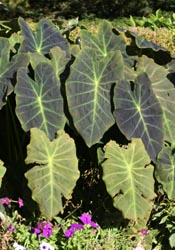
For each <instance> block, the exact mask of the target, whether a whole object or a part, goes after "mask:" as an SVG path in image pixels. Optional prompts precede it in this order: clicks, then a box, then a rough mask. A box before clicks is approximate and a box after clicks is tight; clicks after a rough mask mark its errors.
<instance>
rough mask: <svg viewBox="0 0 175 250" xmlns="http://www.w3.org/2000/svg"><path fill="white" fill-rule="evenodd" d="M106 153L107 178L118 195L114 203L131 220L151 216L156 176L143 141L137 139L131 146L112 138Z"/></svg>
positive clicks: (114, 192) (113, 191) (107, 184)
mask: <svg viewBox="0 0 175 250" xmlns="http://www.w3.org/2000/svg"><path fill="white" fill-rule="evenodd" d="M104 157H105V158H106V159H107V160H106V161H105V162H104V163H103V164H102V167H103V173H104V177H103V180H104V182H105V183H106V187H107V191H108V192H109V194H110V195H111V196H112V197H114V206H115V207H117V208H118V209H120V210H122V211H123V214H124V217H125V218H128V219H130V220H134V221H137V220H138V219H148V218H149V213H148V211H149V210H150V209H151V207H152V200H153V199H154V197H155V194H154V191H153V190H154V178H153V166H151V165H149V162H150V158H149V156H148V154H147V153H146V151H145V148H144V146H143V143H142V141H141V140H140V139H133V141H132V143H131V145H130V144H129V148H128V149H127V150H126V149H125V148H122V147H119V146H118V145H117V144H116V143H115V142H114V141H110V142H109V143H107V145H106V149H105V156H104ZM143 166H145V167H143ZM148 183H149V187H148V186H147V185H148ZM116 194H117V195H116Z"/></svg>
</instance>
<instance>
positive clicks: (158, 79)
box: [137, 56, 175, 145]
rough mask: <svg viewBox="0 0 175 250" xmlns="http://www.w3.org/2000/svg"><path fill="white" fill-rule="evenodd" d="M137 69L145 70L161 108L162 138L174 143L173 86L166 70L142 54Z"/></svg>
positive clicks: (174, 97)
mask: <svg viewBox="0 0 175 250" xmlns="http://www.w3.org/2000/svg"><path fill="white" fill-rule="evenodd" d="M137 71H138V72H139V74H140V73H141V72H147V74H148V75H149V79H150V81H151V86H152V88H153V91H154V94H155V95H156V97H157V99H158V100H159V102H160V105H161V108H162V110H163V125H164V139H165V140H166V141H169V142H170V143H171V144H172V145H175V136H174V135H175V125H174V121H175V105H174V103H175V88H174V84H173V83H172V82H171V81H170V80H169V79H168V78H167V76H168V73H169V72H168V70H167V69H166V68H164V67H163V66H160V65H158V64H156V63H155V62H154V61H153V60H152V59H150V58H148V57H146V56H142V57H141V58H140V60H139V61H138V64H137Z"/></svg>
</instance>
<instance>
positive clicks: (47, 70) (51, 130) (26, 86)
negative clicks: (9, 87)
mask: <svg viewBox="0 0 175 250" xmlns="http://www.w3.org/2000/svg"><path fill="white" fill-rule="evenodd" d="M15 93H16V113H17V116H18V118H19V120H20V122H21V125H22V127H23V129H24V130H25V131H28V130H30V128H32V127H37V128H40V129H42V130H43V131H45V133H46V134H47V136H48V137H49V138H54V136H55V133H56V131H57V130H58V129H61V128H63V127H64V125H65V116H64V112H63V99H62V96H61V93H60V81H59V79H58V77H57V76H56V74H55V71H54V69H53V67H52V66H51V65H50V64H49V63H40V64H38V65H37V66H36V69H35V80H33V79H31V78H30V77H29V75H28V74H27V69H25V68H21V69H19V71H18V73H17V85H16V88H15Z"/></svg>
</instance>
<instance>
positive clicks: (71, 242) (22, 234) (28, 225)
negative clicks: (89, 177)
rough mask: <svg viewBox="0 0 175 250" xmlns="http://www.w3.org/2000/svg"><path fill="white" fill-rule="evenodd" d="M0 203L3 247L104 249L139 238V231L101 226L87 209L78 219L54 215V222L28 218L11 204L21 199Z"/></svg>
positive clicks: (20, 249)
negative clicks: (3, 210) (136, 232)
mask: <svg viewBox="0 0 175 250" xmlns="http://www.w3.org/2000/svg"><path fill="white" fill-rule="evenodd" d="M1 203H2V204H3V205H4V206H5V207H6V211H7V213H4V214H3V213H1V214H0V216H1V224H0V233H1V236H2V237H1V247H2V249H8V250H33V249H40V250H54V249H55V250H56V249H60V250H65V249H66V250H68V249H73V250H84V249H89V250H90V249H92V250H97V249H99V250H102V249H108V248H110V249H116V250H118V249H121V250H129V249H131V248H134V247H135V246H136V245H137V243H138V242H139V239H140V236H139V234H138V235H137V234H135V236H134V237H133V235H131V234H130V233H129V232H127V230H126V229H125V230H123V229H122V228H121V229H120V228H114V229H102V228H100V226H99V225H98V224H97V223H95V222H94V221H93V220H92V216H91V215H89V214H87V213H84V214H82V215H81V216H80V217H79V220H78V221H77V219H76V218H75V217H73V218H68V219H67V220H64V219H61V218H59V217H55V218H54V220H53V222H49V221H47V220H46V218H43V217H41V218H39V217H38V218H35V220H30V222H29V221H26V219H25V218H23V217H22V216H21V215H20V214H19V213H18V212H17V210H14V207H13V206H12V205H13V203H17V204H18V206H19V207H21V205H24V203H23V201H22V200H21V199H19V200H18V201H17V202H16V201H11V200H10V199H9V198H7V197H6V198H2V199H1ZM22 207H23V206H22ZM9 214H10V216H9ZM141 234H142V236H144V235H146V234H147V230H145V229H144V230H142V231H141ZM7 235H8V237H9V238H7ZM132 238H133V239H132ZM142 243H143V242H142ZM139 244H140V243H139ZM7 246H8V247H7ZM134 249H135V248H134ZM143 249H144V248H143Z"/></svg>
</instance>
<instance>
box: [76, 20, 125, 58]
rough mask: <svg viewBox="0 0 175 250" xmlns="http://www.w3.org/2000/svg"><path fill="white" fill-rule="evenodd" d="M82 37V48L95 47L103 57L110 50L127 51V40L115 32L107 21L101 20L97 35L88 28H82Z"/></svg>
mask: <svg viewBox="0 0 175 250" xmlns="http://www.w3.org/2000/svg"><path fill="white" fill-rule="evenodd" d="M80 37H81V46H82V48H84V47H88V48H94V49H95V50H96V51H97V53H98V54H99V55H101V56H103V57H105V56H107V54H108V52H110V51H116V50H120V51H121V53H125V52H126V41H125V40H124V38H123V37H122V36H121V35H115V34H114V32H113V31H112V25H111V24H110V23H109V22H107V21H103V22H101V24H100V26H99V31H98V33H97V34H96V35H94V34H93V33H91V32H89V31H87V30H81V33H80Z"/></svg>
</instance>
